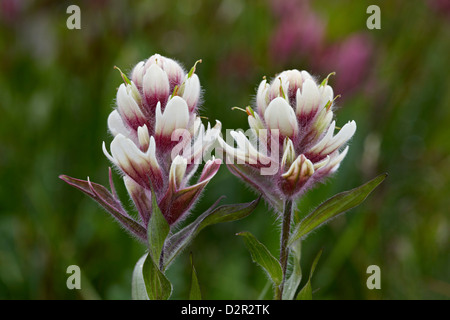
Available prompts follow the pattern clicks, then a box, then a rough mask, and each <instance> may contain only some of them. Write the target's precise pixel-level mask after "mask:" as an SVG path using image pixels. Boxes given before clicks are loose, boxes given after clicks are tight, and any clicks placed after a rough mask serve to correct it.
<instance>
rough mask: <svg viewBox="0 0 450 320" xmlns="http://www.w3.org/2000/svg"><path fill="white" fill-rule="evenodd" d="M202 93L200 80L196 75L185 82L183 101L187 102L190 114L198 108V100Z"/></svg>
mask: <svg viewBox="0 0 450 320" xmlns="http://www.w3.org/2000/svg"><path fill="white" fill-rule="evenodd" d="M200 92H201V90H200V80H199V79H198V76H197V75H196V74H195V73H194V74H193V75H192V76H191V77H190V78H187V79H186V80H185V82H184V92H183V99H184V100H186V102H187V104H188V106H189V111H190V112H192V111H193V110H194V109H195V107H196V106H197V103H198V100H199V99H200Z"/></svg>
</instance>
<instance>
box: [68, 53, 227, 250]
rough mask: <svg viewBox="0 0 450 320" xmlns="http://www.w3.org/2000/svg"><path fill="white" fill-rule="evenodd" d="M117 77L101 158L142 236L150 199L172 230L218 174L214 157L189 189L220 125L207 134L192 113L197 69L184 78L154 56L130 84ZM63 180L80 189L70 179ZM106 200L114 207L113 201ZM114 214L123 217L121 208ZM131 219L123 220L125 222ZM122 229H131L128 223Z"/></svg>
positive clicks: (173, 65)
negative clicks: (129, 203) (116, 176)
mask: <svg viewBox="0 0 450 320" xmlns="http://www.w3.org/2000/svg"><path fill="white" fill-rule="evenodd" d="M119 71H120V70H119ZM121 74H122V78H123V80H124V83H122V84H121V85H120V87H119V89H118V91H117V99H116V103H117V108H116V109H115V110H114V111H112V112H111V114H110V115H109V117H108V128H109V131H110V133H111V134H112V135H113V136H114V139H113V140H112V142H111V145H110V151H111V152H110V153H109V152H108V151H107V148H106V146H105V143H103V152H104V153H105V155H106V156H107V157H108V159H109V160H110V161H111V162H112V163H113V164H114V165H115V166H116V167H117V168H118V169H119V171H120V172H121V173H122V175H123V180H124V183H125V186H126V189H127V191H128V193H129V195H130V197H131V199H132V200H133V202H134V205H135V207H136V210H137V212H138V213H139V219H137V221H134V222H135V223H137V224H138V225H140V226H141V227H142V228H144V230H145V229H146V228H147V225H148V221H149V219H150V215H151V212H152V197H153V195H154V196H155V197H156V200H157V204H158V207H159V209H160V210H161V212H162V214H163V215H164V217H165V218H166V220H167V222H168V223H169V225H171V226H172V225H174V224H176V223H177V222H179V221H180V220H181V219H183V217H185V216H186V215H187V214H188V213H189V211H190V210H191V209H192V206H193V205H194V203H195V202H196V200H197V199H198V197H199V195H200V194H201V192H202V191H203V189H204V187H205V186H206V185H207V184H208V182H209V181H210V180H211V179H212V177H213V176H214V175H215V174H216V173H217V171H218V170H219V167H220V164H221V160H220V159H215V158H214V157H212V158H211V159H210V160H208V161H207V162H206V163H205V165H204V167H203V171H202V172H201V174H200V177H199V179H198V181H197V182H196V183H195V184H193V185H190V184H189V182H190V181H189V180H190V178H191V177H192V176H193V174H194V173H195V172H196V171H197V169H198V166H199V164H200V163H201V161H202V158H203V154H204V153H205V152H206V150H207V149H208V148H209V147H210V146H211V145H212V144H213V143H214V142H215V141H216V139H217V137H218V135H219V134H220V130H221V124H220V122H217V123H216V125H215V126H214V127H213V128H211V126H210V125H209V124H208V126H207V128H206V129H205V126H204V125H203V124H202V121H201V119H200V117H199V116H198V115H197V113H196V111H197V106H198V103H199V99H200V94H201V88H200V81H199V78H198V77H197V75H196V74H195V65H194V67H193V68H192V69H191V70H190V72H185V70H184V69H183V68H182V67H181V66H180V65H179V64H178V63H177V62H175V61H174V60H172V59H169V58H166V57H163V56H160V55H158V54H155V55H153V56H151V57H150V58H149V59H147V60H146V61H142V62H139V63H138V64H137V65H136V66H135V67H134V69H133V71H132V73H131V77H130V78H131V79H128V78H127V77H126V76H125V75H124V74H123V73H122V72H121ZM180 139H181V141H180ZM180 146H182V147H180ZM65 180H66V181H67V182H69V183H70V184H72V185H75V186H77V185H76V184H78V185H79V182H77V183H74V179H72V180H68V178H67V177H66V179H65ZM94 189H95V188H93V189H92V190H91V191H92V192H94V191H95V190H94ZM83 191H85V192H86V190H83ZM110 198H111V197H110ZM94 199H95V197H94ZM110 200H111V201H110V202H114V201H115V206H116V207H117V206H118V202H117V201H118V200H117V199H114V201H113V200H112V199H110ZM99 202H100V201H99ZM106 202H108V201H106ZM107 204H108V203H107ZM109 205H110V206H112V205H111V203H109ZM117 211H119V212H120V213H121V214H126V213H125V210H124V209H123V208H119V209H118V210H117ZM116 218H117V216H116ZM129 219H130V216H128V215H127V220H126V221H129ZM118 220H119V222H121V223H122V224H124V223H123V221H122V220H121V219H120V218H119V219H118ZM125 227H127V228H128V229H130V226H129V223H128V224H125ZM142 228H140V227H139V229H142ZM135 229H136V228H135V227H133V228H132V230H130V231H132V232H134V233H135V234H136V235H138V237H140V238H142V240H143V241H145V240H146V232H141V233H143V234H139V233H137V232H136V231H135Z"/></svg>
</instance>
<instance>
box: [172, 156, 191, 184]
mask: <svg viewBox="0 0 450 320" xmlns="http://www.w3.org/2000/svg"><path fill="white" fill-rule="evenodd" d="M186 168H187V159H185V158H183V157H182V156H179V155H178V156H176V157H175V159H173V162H172V165H171V166H170V174H169V179H170V182H171V183H172V184H173V185H174V186H175V187H176V189H179V188H180V186H181V182H182V181H183V178H184V175H185V173H186Z"/></svg>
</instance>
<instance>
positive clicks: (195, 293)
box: [189, 253, 202, 300]
mask: <svg viewBox="0 0 450 320" xmlns="http://www.w3.org/2000/svg"><path fill="white" fill-rule="evenodd" d="M190 259H191V273H192V277H191V290H190V291H189V300H202V293H201V292H200V285H199V284H198V278H197V272H196V271H195V267H194V261H193V259H192V253H191V254H190Z"/></svg>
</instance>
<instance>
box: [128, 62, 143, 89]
mask: <svg viewBox="0 0 450 320" xmlns="http://www.w3.org/2000/svg"><path fill="white" fill-rule="evenodd" d="M144 66H145V62H144V61H141V62H139V63H138V64H137V65H136V66H135V67H134V68H133V71H132V72H131V80H132V81H133V82H134V83H136V85H138V86H139V87H142V81H143V78H144V71H145V68H144Z"/></svg>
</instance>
